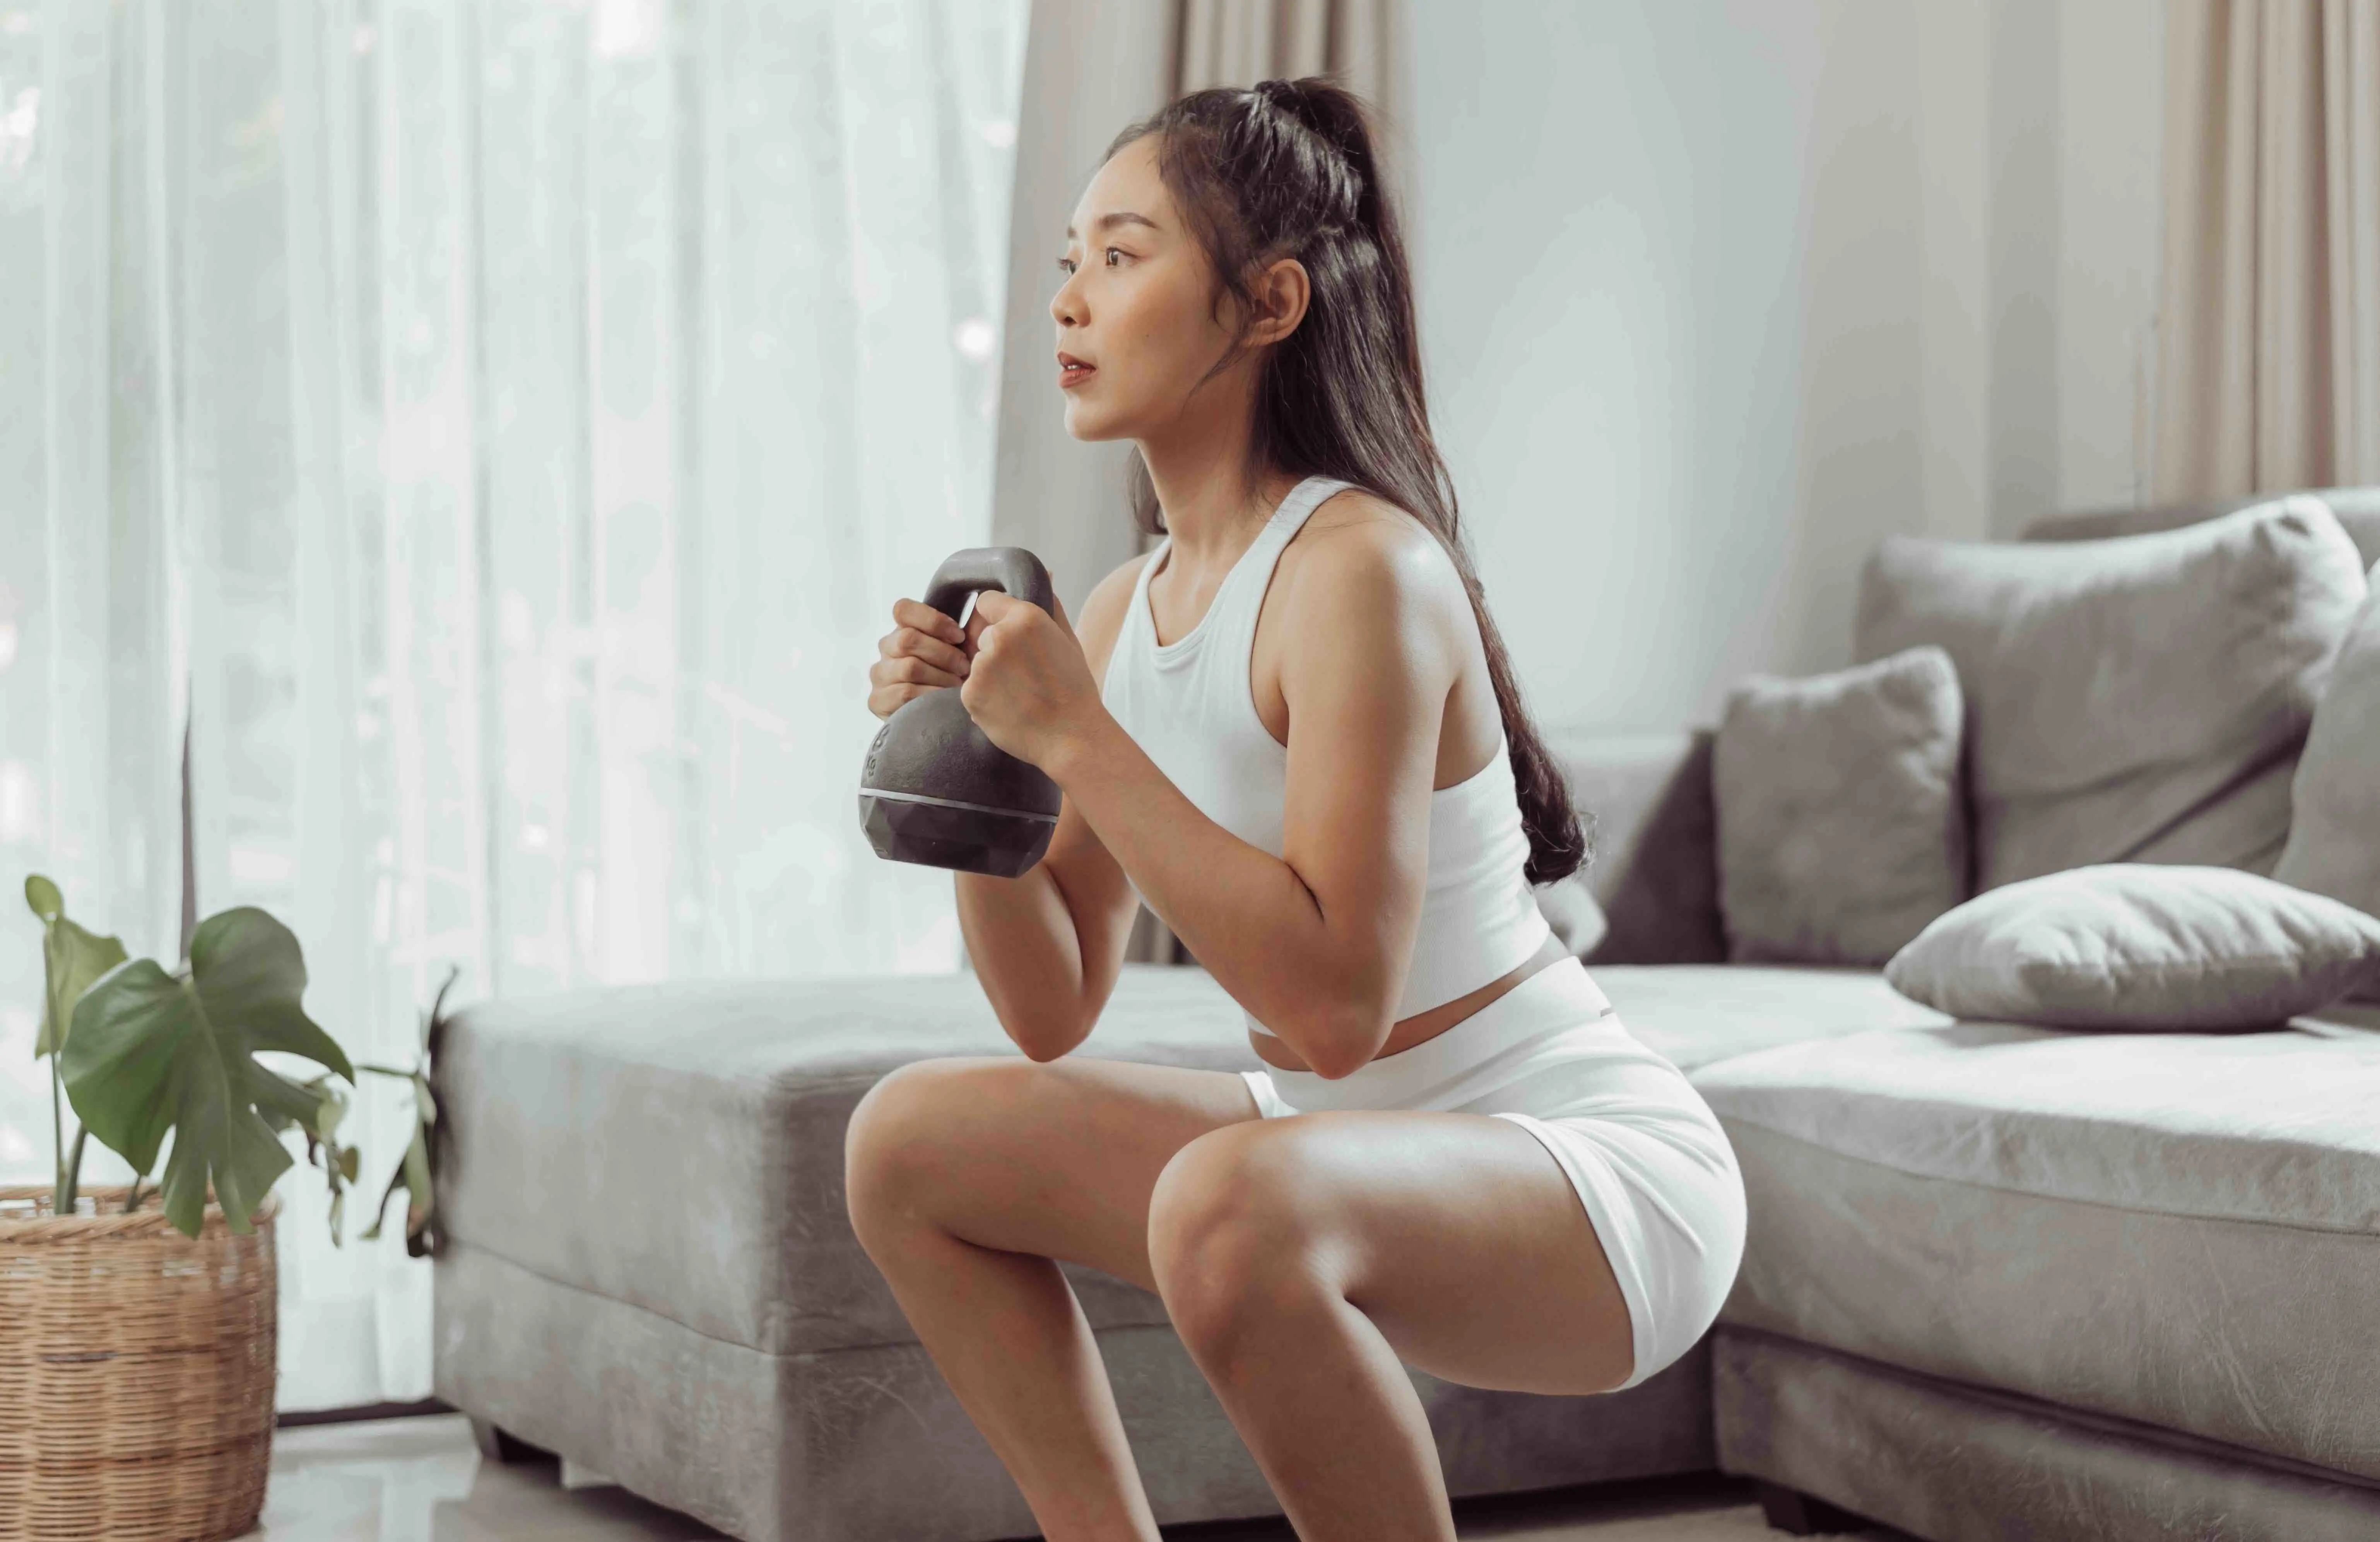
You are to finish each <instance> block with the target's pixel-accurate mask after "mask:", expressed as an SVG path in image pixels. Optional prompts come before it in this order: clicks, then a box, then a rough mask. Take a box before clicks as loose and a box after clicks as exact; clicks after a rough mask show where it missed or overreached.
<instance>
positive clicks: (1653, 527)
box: [1409, 0, 2159, 731]
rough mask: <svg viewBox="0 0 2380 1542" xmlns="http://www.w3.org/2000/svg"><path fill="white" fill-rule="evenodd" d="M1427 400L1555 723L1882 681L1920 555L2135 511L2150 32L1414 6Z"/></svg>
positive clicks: (1797, 5) (1938, 6) (1703, 0)
mask: <svg viewBox="0 0 2380 1542" xmlns="http://www.w3.org/2000/svg"><path fill="white" fill-rule="evenodd" d="M1414 38H1415V48H1414V50H1413V54H1412V57H1413V59H1414V61H1415V64H1414V71H1415V78H1414V80H1413V84H1412V98H1411V100H1412V103H1413V105H1412V107H1411V109H1410V112H1409V118H1410V124H1411V138H1412V142H1413V144H1414V146H1415V167H1414V179H1413V180H1414V185H1415V208H1414V214H1415V219H1414V221H1413V229H1414V249H1415V250H1414V261H1415V276H1416V283H1417V285H1418V287H1419V291H1420V294H1419V304H1420V309H1421V317H1422V329H1423V346H1424V357H1425V360H1426V364H1427V369H1428V370H1429V376H1430V390H1431V401H1432V408H1433V412H1434V416H1435V421H1436V425H1437V428H1438V431H1439V438H1440V443H1441V446H1442V448H1443V449H1444V450H1445V452H1446V455H1447V458H1448V461H1449V463H1450V465H1451V468H1452V470H1453V474H1454V478H1455V485H1456V488H1457V490H1458V492H1460V494H1461V495H1462V498H1463V514H1464V516H1465V519H1466V522H1467V524H1468V526H1469V528H1470V531H1471V539H1472V540H1473V543H1474V550H1475V552H1477V554H1478V556H1479V559H1480V566H1481V570H1482V577H1483V578H1484V580H1485V582H1486V584H1487V588H1488V596H1489V599H1490V601H1491V603H1492V604H1493V605H1494V607H1495V611H1496V613H1497V616H1498V619H1499V622H1500V625H1502V627H1503V629H1504V632H1505V635H1506V637H1507V640H1508V641H1509V642H1510V643H1511V645H1512V650H1513V652H1514V655H1515V657H1516V658H1517V659H1518V660H1519V661H1520V663H1521V668H1522V671H1523V674H1524V681H1525V684H1526V686H1527V687H1528V689H1529V693H1530V698H1531V700H1532V702H1533V704H1534V706H1535V707H1536V710H1537V712H1538V714H1539V715H1540V717H1541V718H1542V719H1543V720H1544V721H1545V722H1548V723H1549V724H1555V725H1559V726H1562V727H1568V728H1578V729H1595V730H1617V731H1630V730H1639V729H1661V728H1669V727H1674V726H1677V725H1679V724H1682V723H1684V722H1707V721H1710V720H1711V719H1712V718H1714V717H1715V715H1716V714H1717V712H1718V708H1719V705H1720V703H1721V701H1722V700H1723V698H1724V696H1725V693H1726V690H1727V688H1728V687H1729V686H1730V685H1732V684H1733V683H1734V682H1735V681H1736V680H1738V679H1740V678H1741V677H1742V676H1743V674H1746V673H1749V672H1753V671H1770V672H1776V673H1783V674H1805V673H1811V672H1815V671H1818V670H1823V669H1828V668H1834V667H1837V666H1839V665H1840V664H1842V663H1844V662H1848V660H1849V657H1850V635H1851V634H1850V628H1851V606H1852V597H1853V594H1854V592H1855V586H1856V580H1857V574H1858V568H1859V565H1860V563H1861V562H1862V561H1863V560H1864V557H1865V555H1866V553H1867V552H1868V550H1869V549H1870V548H1871V547H1872V546H1873V545H1874V543H1875V541H1876V539H1877V538H1878V537H1879V536H1880V535H1882V534H1883V533H1885V532H1887V531H1889V530H1910V531H1917V532H1925V533H1932V534H1937V535H1945V536H1956V537H1983V536H1986V535H1994V536H1998V535H2006V534H2010V533H2013V531H2014V529H2015V528H2017V526H2018V525H2020V524H2022V521H2023V520H2024V519H2026V518H2028V517H2030V516H2032V515H2033V514H2035V513H2038V512H2041V511H2042V510H2043V509H2045V508H2047V507H2051V506H2057V505H2070V504H2077V503H2085V504H2106V503H2125V502H2130V501H2131V496H2132V490H2133V488H2134V486H2135V485H2136V481H2137V478H2136V473H2135V467H2136V464H2137V458H2138V457H2137V455H2136V453H2135V450H2134V444H2135V442H2136V440H2137V431H2136V424H2137V420H2138V417H2139V414H2138V413H2137V412H2136V410H2135V406H2134V398H2135V395H2136V382H2137V381H2138V379H2139V370H2138V368H2137V362H2138V359H2139V358H2140V356H2141V349H2142V346H2143V338H2144V336H2145V327H2146V318H2147V315H2148V308H2149V305H2150V303H2151V302H2152V300H2153V297H2154V287H2155V285H2154V278H2155V273H2154V260H2155V247H2156V242H2155V219H2156V208H2155V180H2156V176H2155V137H2154V131H2155V118H2156V79H2157V75H2156V71H2157V59H2158V52H2157V50H2158V42H2159V40H2158V38H2157V36H2156V6H2155V0H2072V3H2071V4H2070V5H2068V6H2059V5H2058V4H2056V3H2055V0H1927V3H1926V4H1925V5H1924V6H1917V5H1905V4H1900V3H1898V0H1892V3H1886V0H1671V3H1669V4H1664V5H1662V6H1635V5H1630V4H1621V3H1616V0H1614V3H1602V4H1595V5H1579V6H1573V5H1546V6H1519V5H1496V6H1475V5H1472V4H1466V3H1460V0H1415V14H1414Z"/></svg>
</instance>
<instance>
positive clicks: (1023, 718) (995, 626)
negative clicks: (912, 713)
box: [959, 589, 1099, 767]
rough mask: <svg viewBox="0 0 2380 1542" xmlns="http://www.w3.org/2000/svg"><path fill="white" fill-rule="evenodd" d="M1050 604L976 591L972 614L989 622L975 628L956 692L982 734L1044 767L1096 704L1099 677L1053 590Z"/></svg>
mask: <svg viewBox="0 0 2380 1542" xmlns="http://www.w3.org/2000/svg"><path fill="white" fill-rule="evenodd" d="M1050 605H1051V607H1052V609H1051V610H1048V611H1045V610H1043V609H1041V608H1040V607H1039V606H1038V605H1034V604H1030V603H1027V602H1026V601H1022V600H1018V599H1015V598H1013V597H1012V596H1009V595H1005V594H1002V593H1001V592H1000V591H999V590H998V589H986V590H984V591H983V592H982V593H981V594H978V595H977V596H976V599H975V615H974V617H973V618H972V619H973V620H975V621H978V622H980V621H985V620H987V619H988V620H989V621H990V625H988V626H986V627H985V628H984V629H983V630H982V631H981V632H979V633H977V635H976V638H975V652H974V656H973V658H972V659H971V660H970V661H969V662H968V669H967V675H966V678H965V681H963V682H962V683H961V684H960V686H959V699H960V700H962V701H964V702H965V703H966V710H967V716H969V717H971V718H973V719H974V720H975V725H976V726H977V728H980V729H982V730H983V734H984V737H986V738H988V739H990V741H991V742H992V743H993V744H996V745H998V746H999V747H1001V748H1002V749H1004V750H1006V751H1007V752H1008V753H1009V754H1011V755H1014V756H1015V757H1016V758H1017V759H1020V760H1029V761H1031V762H1032V763H1033V764H1035V765H1037V766H1045V767H1046V765H1047V764H1048V762H1049V759H1050V755H1051V753H1052V752H1053V751H1054V750H1055V749H1056V748H1057V747H1058V746H1059V743H1060V741H1061V740H1062V738H1063V737H1064V735H1067V734H1068V733H1071V732H1073V731H1075V730H1076V729H1078V728H1080V727H1081V726H1082V725H1083V723H1084V722H1085V721H1086V719H1087V716H1088V715H1089V714H1091V713H1095V712H1097V711H1099V683H1098V682H1097V681H1095V680H1093V679H1092V678H1091V666H1090V662H1089V661H1087V659H1085V658H1084V657H1083V645H1082V643H1081V642H1080V641H1079V640H1078V639H1077V638H1076V637H1075V629H1074V627H1073V626H1071V625H1068V624H1067V621H1066V608H1065V607H1064V606H1063V605H1061V604H1059V603H1058V601H1057V600H1056V599H1055V597H1052V599H1051V600H1050Z"/></svg>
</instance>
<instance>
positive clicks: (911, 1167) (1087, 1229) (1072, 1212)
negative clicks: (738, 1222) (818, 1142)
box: [844, 1055, 1258, 1291]
mask: <svg viewBox="0 0 2380 1542" xmlns="http://www.w3.org/2000/svg"><path fill="white" fill-rule="evenodd" d="M1257 1118H1258V1114H1257V1106H1256V1099H1255V1098H1254V1096H1253V1095H1251V1094H1250V1092H1249V1091H1248V1086H1247V1083H1246V1082H1245V1080H1244V1079H1242V1078H1241V1077H1240V1076H1239V1075H1236V1074H1235V1073H1233V1072H1229V1071H1198V1070H1193V1069H1190V1068H1188V1067H1184V1066H1173V1065H1143V1064H1138V1063H1135V1062H1129V1061H1113V1060H1099V1059H1097V1058H1095V1057H1092V1056H1087V1055H1068V1056H1065V1057H1064V1058H1062V1059H1060V1060H1055V1061H1049V1062H1035V1061H1029V1060H1018V1059H1014V1058H1013V1057H1007V1056H953V1057H947V1058H942V1059H937V1060H926V1061H918V1062H915V1063H912V1064H909V1065H905V1066H902V1067H900V1068H899V1069H897V1070H895V1071H893V1072H892V1073H891V1074H890V1075H887V1076H885V1077H884V1078H883V1080H881V1081H880V1082H878V1083H877V1084H876V1086H875V1087H872V1088H870V1089H869V1091H868V1096H867V1097H865V1098H863V1099H860V1103H859V1107H858V1108H857V1110H856V1111H854V1112H853V1114H852V1119H851V1126H850V1129H849V1131H848V1132H847V1133H846V1134H845V1136H844V1186H845V1192H846V1196H847V1197H848V1200H849V1203H850V1208H851V1217H852V1222H853V1225H854V1226H855V1228H856V1229H857V1230H858V1232H859V1233H860V1239H861V1242H862V1243H863V1245H868V1246H869V1248H870V1251H871V1252H872V1251H874V1249H875V1243H874V1242H872V1241H871V1233H872V1234H874V1236H875V1237H877V1238H879V1239H883V1238H885V1237H886V1236H887V1234H888V1233H889V1232H894V1231H897V1229H898V1228H899V1227H901V1226H903V1225H909V1224H916V1223H918V1222H921V1221H922V1222H927V1223H930V1224H932V1225H934V1226H937V1227H939V1228H941V1230H942V1231H944V1232H948V1233H949V1234H950V1235H953V1236H955V1237H958V1238H961V1239H962V1240H964V1241H966V1242H970V1243H974V1244H976V1245H978V1246H982V1247H991V1248H998V1249H1001V1250H1002V1251H1005V1252H1011V1253H1031V1254H1038V1255H1039V1256H1041V1257H1047V1258H1059V1259H1063V1260H1066V1261H1067V1262H1070V1263H1079V1264H1087V1265H1089V1266H1090V1267H1091V1268H1093V1269H1100V1270H1103V1271H1104V1272H1106V1273H1109V1274H1112V1275H1114V1276H1116V1277H1117V1278H1118V1279H1122V1280H1128V1281H1132V1282H1133V1283H1135V1284H1137V1285H1139V1286H1141V1287H1142V1288H1143V1289H1145V1290H1151V1291H1153V1290H1155V1289H1156V1288H1157V1283H1156V1280H1155V1279H1154V1277H1153V1276H1152V1274H1151V1272H1150V1269H1149V1263H1148V1197H1149V1193H1150V1191H1151V1190H1152V1189H1154V1188H1155V1187H1156V1184H1157V1177H1158V1174H1159V1173H1160V1172H1163V1171H1164V1170H1165V1165H1166V1163H1167V1162H1169V1161H1171V1160H1172V1159H1173V1156H1174V1154H1175V1153H1176V1152H1178V1151H1180V1150H1181V1149H1182V1148H1183V1147H1184V1146H1186V1145H1188V1144H1189V1143H1190V1142H1192V1141H1194V1140H1196V1139H1197V1138H1198V1137H1199V1136H1201V1135H1207V1134H1209V1133H1210V1132H1212V1131H1215V1130H1218V1129H1221V1128H1222V1127H1224V1126H1226V1125H1229V1124H1234V1123H1243V1122H1249V1123H1253V1122H1255V1121H1257Z"/></svg>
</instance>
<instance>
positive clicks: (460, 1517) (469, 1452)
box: [250, 1415, 1908, 1542]
mask: <svg viewBox="0 0 2380 1542" xmlns="http://www.w3.org/2000/svg"><path fill="white" fill-rule="evenodd" d="M1455 1515H1456V1523H1457V1525H1458V1527H1459V1528H1460V1530H1461V1532H1462V1534H1463V1536H1464V1537H1465V1538H1474V1537H1477V1538H1486V1537H1497V1538H1503V1539H1506V1542H1575V1539H1582V1538H1585V1539H1592V1542H1781V1539H1782V1538H1783V1537H1784V1535H1785V1534H1784V1533H1782V1532H1776V1531H1771V1530H1769V1529H1768V1528H1767V1526H1766V1525H1765V1524H1762V1522H1761V1519H1760V1507H1759V1506H1758V1505H1757V1504H1755V1503H1754V1502H1753V1500H1752V1497H1751V1492H1750V1487H1749V1486H1748V1485H1746V1484H1743V1483H1739V1482H1736V1481H1734V1480H1730V1479H1720V1478H1711V1479H1693V1480H1686V1481H1678V1480H1669V1479H1663V1480H1658V1481H1652V1482H1645V1483H1633V1484H1617V1485H1607V1486H1604V1487H1597V1488H1594V1489H1582V1490H1577V1491H1574V1492H1569V1493H1561V1494H1542V1495H1529V1496H1525V1497H1521V1498H1505V1499H1496V1500H1475V1501H1470V1502H1466V1503H1463V1504H1460V1505H1458V1506H1456V1507H1455ZM718 1535H719V1534H718V1533H716V1532H714V1531H711V1530H710V1529H709V1528H708V1527H706V1526H703V1525H700V1524H698V1523H696V1522H693V1521H690V1520H687V1519H686V1517H685V1516H682V1515H675V1514H672V1513H671V1512H668V1511H666V1510H662V1509H659V1508H657V1507H655V1506H653V1505H650V1504H647V1503H645V1502H644V1501H643V1500H638V1499H637V1498H635V1497H634V1496H632V1495H630V1494H628V1493H626V1492H625V1491H624V1490H622V1489H618V1488H610V1487H582V1488H575V1489H566V1488H565V1487H562V1484H561V1481H560V1474H559V1473H558V1472H557V1470H556V1469H555V1467H554V1465H553V1463H528V1464H524V1465H521V1466H516V1467H504V1466H499V1465H497V1464H495V1463H484V1464H483V1463H481V1462H480V1454H479V1451H478V1448H477V1447H475V1446H474V1445H473V1444H472V1443H471V1431H470V1427H469V1426H468V1425H467V1424H466V1423H465V1422H464V1421H463V1419H462V1418H461V1417H460V1416H459V1415H448V1416H444V1417H438V1418H413V1419H390V1420H387V1421H384V1422H383V1423H378V1424H351V1425H319V1426H315V1427H310V1428H303V1429H288V1430H284V1431H282V1432H281V1435H280V1437H279V1439H276V1440H275V1441H274V1442H273V1487H272V1490H271V1493H270V1495H269V1497H268V1498H267V1500H266V1501H265V1506H264V1524H263V1528H262V1530H261V1532H256V1533H251V1534H250V1536H251V1537H256V1536H261V1537H264V1538H269V1539H271V1542H301V1539H302V1542H562V1539H564V1538H569V1539H571V1542H580V1539H585V1542H687V1539H690V1538H696V1537H713V1536H718ZM1167 1535H1168V1536H1169V1537H1171V1538H1174V1539H1176V1542H1291V1537H1292V1533H1291V1532H1290V1530H1289V1528H1288V1527H1287V1526H1285V1525H1282V1524H1278V1523H1275V1524H1265V1525H1252V1524H1229V1525H1226V1524H1213V1525H1202V1526H1183V1527H1178V1528H1175V1529H1173V1530H1172V1531H1170V1532H1169V1533H1168V1534H1167ZM1862 1538H1864V1539H1865V1542H1908V1539H1906V1538H1903V1537H1902V1536H1900V1533H1897V1532H1892V1531H1888V1530H1883V1529H1878V1530H1876V1531H1872V1532H1865V1533H1861V1534H1859V1536H1858V1537H1854V1538H1852V1539H1850V1542H1861V1539H1862Z"/></svg>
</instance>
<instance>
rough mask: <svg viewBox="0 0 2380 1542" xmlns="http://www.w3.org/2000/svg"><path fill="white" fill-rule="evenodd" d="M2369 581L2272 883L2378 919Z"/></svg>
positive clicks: (2376, 682) (2375, 616)
mask: <svg viewBox="0 0 2380 1542" xmlns="http://www.w3.org/2000/svg"><path fill="white" fill-rule="evenodd" d="M2368 581H2369V583H2370V585H2371V587H2372V589H2373V592H2372V593H2371V594H2370V595H2369V596H2367V597H2366V598H2365V600H2364V601H2363V608H2362V610H2360V611H2358V612H2356V613H2355V621H2354V624H2353V625H2350V627H2349V628H2348V633H2347V644H2346V646H2345V647H2343V648H2341V649H2340V650H2339V652H2338V663H2337V664H2336V665H2335V666H2334V667H2333V668H2332V670H2331V674H2330V684H2329V685H2328V686H2327V687H2325V689H2324V691H2323V695H2322V702H2321V704H2320V705H2319V706H2317V707H2315V708H2314V710H2313V728H2312V729H2311V730H2310V731H2308V733H2307V735H2306V743H2305V753H2304V754H2302V755H2301V756H2300V757H2299V758H2298V771H2297V781H2296V783H2295V784H2294V786H2293V788H2292V798H2291V802H2292V811H2291V815H2290V822H2289V844H2288V845H2287V846H2286V847H2284V848H2282V851H2281V860H2280V865H2279V866H2278V867H2277V868H2274V869H2273V876H2274V877H2275V878H2277V879H2279V880H2281V881H2282V882H2283V883H2293V884H2295V885H2297V886H2298V887H2299V888H2301V889H2311V890H2313V892H2315V893H2317V894H2327V895H2329V896H2330V897H2331V898H2332V899H2335V900H2344V901H2345V902H2346V903H2348V904H2349V905H2353V906H2354V907H2355V908H2356V909H2358V910H2361V911H2362V912H2363V913H2364V914H2365V915H2367V916H2380V567H2374V568H2373V570H2372V572H2371V575H2370V577H2369V580H2368ZM2374 988H2375V989H2380V982H2375V987H2374Z"/></svg>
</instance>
